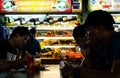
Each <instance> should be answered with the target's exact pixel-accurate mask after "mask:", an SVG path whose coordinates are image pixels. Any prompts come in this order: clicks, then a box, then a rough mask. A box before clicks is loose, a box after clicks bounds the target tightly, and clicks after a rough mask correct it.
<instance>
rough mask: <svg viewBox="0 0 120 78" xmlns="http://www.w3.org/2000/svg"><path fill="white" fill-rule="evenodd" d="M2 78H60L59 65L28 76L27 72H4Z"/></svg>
mask: <svg viewBox="0 0 120 78" xmlns="http://www.w3.org/2000/svg"><path fill="white" fill-rule="evenodd" d="M0 78H60V66H59V64H55V65H54V64H52V65H46V68H45V70H41V71H39V72H35V73H34V74H27V73H26V72H14V73H13V72H2V73H0Z"/></svg>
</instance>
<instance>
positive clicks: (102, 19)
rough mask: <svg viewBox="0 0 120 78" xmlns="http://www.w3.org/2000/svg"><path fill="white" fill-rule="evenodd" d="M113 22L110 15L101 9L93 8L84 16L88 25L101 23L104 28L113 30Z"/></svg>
mask: <svg viewBox="0 0 120 78" xmlns="http://www.w3.org/2000/svg"><path fill="white" fill-rule="evenodd" d="M114 23H115V21H114V19H113V17H112V15H111V14H110V13H108V12H106V11H103V10H95V11H93V12H90V13H89V14H88V16H87V18H86V21H85V24H86V26H87V27H89V26H97V25H99V24H100V25H103V27H104V28H105V29H106V30H114V27H113V24H114Z"/></svg>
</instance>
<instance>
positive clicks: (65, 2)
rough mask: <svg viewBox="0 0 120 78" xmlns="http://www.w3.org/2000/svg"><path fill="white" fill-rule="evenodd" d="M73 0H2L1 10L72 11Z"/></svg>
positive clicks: (0, 3)
mask: <svg viewBox="0 0 120 78" xmlns="http://www.w3.org/2000/svg"><path fill="white" fill-rule="evenodd" d="M71 10H72V7H71V0H0V12H71Z"/></svg>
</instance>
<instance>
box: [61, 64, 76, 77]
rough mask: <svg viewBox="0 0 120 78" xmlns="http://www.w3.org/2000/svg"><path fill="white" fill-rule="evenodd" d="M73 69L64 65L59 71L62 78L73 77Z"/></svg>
mask: <svg viewBox="0 0 120 78" xmlns="http://www.w3.org/2000/svg"><path fill="white" fill-rule="evenodd" d="M73 69H74V68H73V67H72V66H70V65H67V64H65V66H64V67H63V68H62V69H61V73H62V76H63V77H64V78H69V77H72V76H73Z"/></svg>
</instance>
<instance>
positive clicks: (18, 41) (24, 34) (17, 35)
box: [10, 26, 30, 48]
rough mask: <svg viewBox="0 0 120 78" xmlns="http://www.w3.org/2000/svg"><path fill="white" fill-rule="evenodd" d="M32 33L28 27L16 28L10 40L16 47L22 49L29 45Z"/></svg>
mask: <svg viewBox="0 0 120 78" xmlns="http://www.w3.org/2000/svg"><path fill="white" fill-rule="evenodd" d="M29 36H30V32H29V30H28V28H27V27H21V26H18V27H16V28H15V29H14V30H13V32H12V34H11V35H10V40H11V41H12V42H13V43H12V44H13V45H14V47H19V48H20V47H22V46H24V45H25V44H26V43H27V40H28V39H29Z"/></svg>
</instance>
